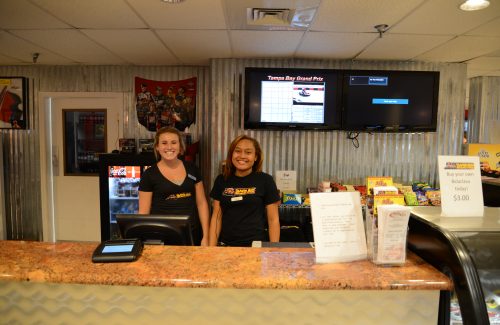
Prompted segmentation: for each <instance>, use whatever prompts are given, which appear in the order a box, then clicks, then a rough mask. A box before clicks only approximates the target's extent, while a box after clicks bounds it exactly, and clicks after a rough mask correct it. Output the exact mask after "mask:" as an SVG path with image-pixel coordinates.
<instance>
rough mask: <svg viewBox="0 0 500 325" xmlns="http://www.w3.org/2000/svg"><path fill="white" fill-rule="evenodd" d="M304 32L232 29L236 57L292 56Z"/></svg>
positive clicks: (232, 42)
mask: <svg viewBox="0 0 500 325" xmlns="http://www.w3.org/2000/svg"><path fill="white" fill-rule="evenodd" d="M303 34H304V33H303V32H297V31H286V32H284V31H244V30H242V31H231V33H230V37H231V44H232V45H233V55H234V56H235V57H239V58H243V57H249V58H250V57H257V58H263V57H291V56H293V54H294V53H295V50H296V49H297V46H298V45H299V41H300V39H301V37H302V35H303Z"/></svg>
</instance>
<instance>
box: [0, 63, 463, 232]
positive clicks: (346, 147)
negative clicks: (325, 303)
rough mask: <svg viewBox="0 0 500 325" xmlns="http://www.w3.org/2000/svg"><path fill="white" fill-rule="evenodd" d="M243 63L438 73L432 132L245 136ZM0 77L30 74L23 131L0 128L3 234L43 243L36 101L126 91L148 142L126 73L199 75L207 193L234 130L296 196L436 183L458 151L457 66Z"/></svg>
mask: <svg viewBox="0 0 500 325" xmlns="http://www.w3.org/2000/svg"><path fill="white" fill-rule="evenodd" d="M246 66H255V67H311V68H335V69H350V68H352V69H395V70H430V71H440V72H441V81H440V97H439V113H438V132H437V133H425V134H366V133H363V134H360V136H359V138H358V139H359V144H360V146H359V148H354V147H353V145H352V143H351V140H348V139H346V133H345V132H340V131H333V132H320V131H308V132H305V131H293V132H291V131H286V132H285V131H282V132H280V131H245V130H243V129H242V115H241V109H240V108H241V103H242V101H243V98H242V96H241V86H242V83H241V76H242V72H243V71H244V68H245V67H246ZM0 75H2V76H24V77H28V78H30V81H31V83H30V85H31V96H30V97H31V98H30V117H29V121H30V129H29V130H26V131H17V130H16V131H14V130H2V131H1V133H0V136H1V144H2V152H3V155H4V167H5V169H4V175H5V186H4V188H5V195H4V197H5V198H6V219H7V220H6V225H7V232H8V238H12V239H34V240H38V239H41V237H42V229H41V224H42V222H41V202H40V201H41V198H40V188H41V184H40V166H39V152H38V148H39V143H40V137H39V127H40V126H39V125H38V120H39V118H38V114H39V104H38V103H37V95H38V93H39V92H40V91H43V92H124V93H125V94H126V96H125V97H126V103H125V107H124V116H125V121H124V136H125V137H134V138H145V137H148V136H152V134H151V133H149V132H148V131H146V130H145V129H144V128H143V127H138V124H137V119H136V115H135V107H134V95H133V83H134V77H136V76H138V77H143V78H147V79H154V80H163V81H168V80H179V79H186V78H190V77H193V76H195V77H198V101H197V123H196V126H195V127H193V128H192V129H191V130H190V132H191V133H192V134H193V138H194V139H195V140H198V139H199V140H200V144H201V161H200V167H201V169H202V171H203V173H204V179H205V186H206V188H207V190H209V189H210V187H211V185H212V183H213V180H214V178H215V177H216V176H217V174H218V173H219V164H220V162H221V161H222V160H223V159H224V158H225V155H226V151H227V147H228V145H229V143H230V142H231V140H232V139H233V138H234V137H235V136H236V135H238V134H241V133H247V134H249V135H251V136H253V137H255V138H257V139H258V140H259V142H260V143H261V145H262V147H263V150H264V158H265V161H264V166H263V168H264V170H265V171H266V172H268V173H271V174H272V173H274V171H276V170H283V169H295V170H297V171H298V179H299V184H298V187H299V190H300V191H304V190H305V188H306V187H309V186H315V185H316V184H317V183H318V181H319V180H322V179H332V180H338V181H342V182H347V183H355V184H359V183H363V180H364V177H366V176H368V175H391V176H393V177H394V178H395V179H396V181H400V182H404V183H407V182H410V181H412V180H425V181H429V182H431V183H435V182H436V180H437V170H436V160H437V158H436V156H437V155H438V154H459V153H460V146H461V141H462V132H463V115H464V109H463V108H464V100H465V83H466V65H465V64H426V63H409V62H383V61H376V62H375V61H374V62H352V61H324V60H286V59H270V60H264V59H262V60H257V59H248V60H247V59H238V60H236V59H214V60H212V61H211V64H210V67H165V66H144V67H142V66H130V67H123V66H13V67H0Z"/></svg>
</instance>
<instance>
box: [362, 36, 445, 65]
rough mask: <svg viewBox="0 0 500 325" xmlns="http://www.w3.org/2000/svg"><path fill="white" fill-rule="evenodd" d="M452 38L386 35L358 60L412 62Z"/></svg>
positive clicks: (371, 45)
mask: <svg viewBox="0 0 500 325" xmlns="http://www.w3.org/2000/svg"><path fill="white" fill-rule="evenodd" d="M451 38H452V37H451V36H430V35H401V34H385V35H384V36H383V37H382V38H377V39H376V41H375V42H373V43H372V44H370V46H369V47H368V48H367V49H365V50H364V51H363V52H362V53H361V54H360V55H359V56H358V57H357V58H358V59H375V60H411V59H413V58H414V57H416V56H418V55H420V54H422V53H425V52H427V51H429V50H430V49H432V48H435V47H436V46H438V45H440V44H443V43H445V42H447V41H449V40H450V39H451Z"/></svg>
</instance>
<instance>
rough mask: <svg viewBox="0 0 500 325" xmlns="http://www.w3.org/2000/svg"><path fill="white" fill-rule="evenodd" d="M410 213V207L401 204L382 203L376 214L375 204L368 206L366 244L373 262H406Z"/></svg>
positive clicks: (386, 263) (395, 263) (394, 263)
mask: <svg viewBox="0 0 500 325" xmlns="http://www.w3.org/2000/svg"><path fill="white" fill-rule="evenodd" d="M368 201H369V200H368ZM409 215H410V209H409V208H408V207H405V206H401V205H396V204H395V205H380V206H378V209H377V213H376V214H375V213H374V209H373V206H369V205H368V206H366V208H365V228H366V242H367V243H366V244H367V250H368V258H369V259H370V260H371V261H372V262H373V263H375V264H377V265H387V266H401V265H404V264H405V262H406V243H407V230H408V220H409Z"/></svg>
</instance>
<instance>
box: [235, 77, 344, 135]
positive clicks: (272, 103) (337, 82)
mask: <svg viewBox="0 0 500 325" xmlns="http://www.w3.org/2000/svg"><path fill="white" fill-rule="evenodd" d="M341 76H342V75H341V73H339V72H338V70H333V69H298V68H245V78H244V80H245V85H244V90H245V95H244V118H243V121H244V128H245V129H267V130H291V129H292V130H293V129H298V130H335V129H340V127H341V122H342V121H341V106H340V95H341V91H340V86H341V81H342V79H341Z"/></svg>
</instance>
